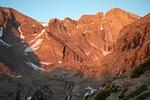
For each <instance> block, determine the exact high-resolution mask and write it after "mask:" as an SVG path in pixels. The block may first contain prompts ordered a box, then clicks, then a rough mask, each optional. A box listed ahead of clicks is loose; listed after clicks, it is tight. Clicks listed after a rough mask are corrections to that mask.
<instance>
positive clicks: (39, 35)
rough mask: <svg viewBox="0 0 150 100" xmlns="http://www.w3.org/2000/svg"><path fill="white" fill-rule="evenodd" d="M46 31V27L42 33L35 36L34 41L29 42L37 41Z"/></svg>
mask: <svg viewBox="0 0 150 100" xmlns="http://www.w3.org/2000/svg"><path fill="white" fill-rule="evenodd" d="M44 32H45V29H43V30H42V31H41V33H40V34H38V35H37V36H36V37H35V39H34V40H32V41H30V42H29V43H33V42H35V41H36V40H37V39H38V38H39V37H40V36H42V35H43V34H44Z"/></svg>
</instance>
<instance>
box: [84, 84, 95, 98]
mask: <svg viewBox="0 0 150 100" xmlns="http://www.w3.org/2000/svg"><path fill="white" fill-rule="evenodd" d="M85 89H86V90H89V91H88V92H86V93H85V94H84V99H83V100H86V98H87V97H88V96H91V95H93V94H94V92H96V91H97V89H93V88H91V87H89V86H88V87H87V88H85Z"/></svg>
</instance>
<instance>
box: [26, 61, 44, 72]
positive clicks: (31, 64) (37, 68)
mask: <svg viewBox="0 0 150 100" xmlns="http://www.w3.org/2000/svg"><path fill="white" fill-rule="evenodd" d="M25 63H26V64H28V65H29V66H31V67H32V68H33V69H34V70H36V71H44V69H43V68H40V67H38V66H37V65H35V64H33V63H31V62H29V61H28V62H26V61H25Z"/></svg>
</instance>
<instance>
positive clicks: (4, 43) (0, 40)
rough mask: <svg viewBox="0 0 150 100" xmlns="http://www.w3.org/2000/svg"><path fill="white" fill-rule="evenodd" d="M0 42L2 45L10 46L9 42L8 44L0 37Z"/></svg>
mask: <svg viewBox="0 0 150 100" xmlns="http://www.w3.org/2000/svg"><path fill="white" fill-rule="evenodd" d="M0 42H2V43H3V45H5V46H8V47H10V46H11V45H10V44H8V43H6V42H5V41H3V40H2V39H0Z"/></svg>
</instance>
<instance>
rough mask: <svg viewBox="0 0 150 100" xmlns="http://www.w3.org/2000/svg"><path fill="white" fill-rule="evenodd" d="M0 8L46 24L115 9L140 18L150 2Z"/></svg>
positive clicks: (65, 0)
mask: <svg viewBox="0 0 150 100" xmlns="http://www.w3.org/2000/svg"><path fill="white" fill-rule="evenodd" d="M0 6H2V7H12V8H14V9H16V10H18V11H20V12H22V13H23V14H25V15H28V16H30V17H32V18H34V19H36V20H39V21H46V22H47V21H48V20H49V19H52V18H55V17H57V18H60V19H64V18H65V17H70V18H72V19H78V18H79V17H80V16H82V15H83V14H95V13H97V12H102V11H108V10H109V9H111V8H115V7H119V8H122V9H124V10H126V11H130V12H132V13H135V14H138V15H140V16H144V15H145V14H148V13H150V0H0Z"/></svg>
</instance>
